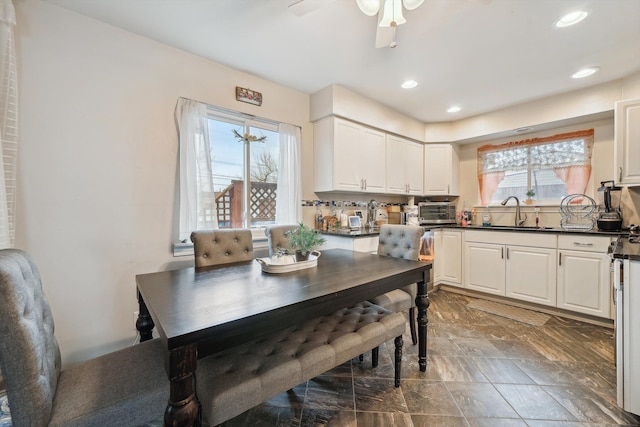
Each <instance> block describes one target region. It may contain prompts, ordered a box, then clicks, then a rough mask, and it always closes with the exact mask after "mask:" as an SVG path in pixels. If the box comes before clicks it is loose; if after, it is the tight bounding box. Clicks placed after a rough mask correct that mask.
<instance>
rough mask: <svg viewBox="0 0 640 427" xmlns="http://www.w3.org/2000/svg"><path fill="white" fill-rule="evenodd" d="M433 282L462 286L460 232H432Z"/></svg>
mask: <svg viewBox="0 0 640 427" xmlns="http://www.w3.org/2000/svg"><path fill="white" fill-rule="evenodd" d="M433 246H434V249H433V252H434V254H435V265H434V270H435V271H434V282H435V283H444V284H447V285H453V286H462V231H457V230H446V229H445V230H436V231H435V232H434V245H433Z"/></svg>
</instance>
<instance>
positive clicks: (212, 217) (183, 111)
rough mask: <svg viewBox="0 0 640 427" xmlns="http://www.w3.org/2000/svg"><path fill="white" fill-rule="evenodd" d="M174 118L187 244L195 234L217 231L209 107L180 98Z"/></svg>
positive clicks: (183, 233)
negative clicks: (178, 143)
mask: <svg viewBox="0 0 640 427" xmlns="http://www.w3.org/2000/svg"><path fill="white" fill-rule="evenodd" d="M175 115H176V123H177V126H178V134H179V135H178V136H179V141H180V162H179V164H180V219H179V223H180V224H179V238H180V240H181V241H185V240H187V239H189V237H190V236H191V232H192V231H194V230H202V229H211V228H218V215H217V213H216V204H215V195H214V191H213V174H212V170H211V145H210V143H209V129H208V125H207V106H206V105H205V104H202V103H200V102H197V101H193V100H191V99H186V98H179V99H178V104H177V105H176V112H175ZM198 189H201V191H198Z"/></svg>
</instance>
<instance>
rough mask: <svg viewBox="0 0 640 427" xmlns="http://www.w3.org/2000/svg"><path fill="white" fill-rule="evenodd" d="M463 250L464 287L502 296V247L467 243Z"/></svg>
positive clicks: (503, 281) (503, 282)
mask: <svg viewBox="0 0 640 427" xmlns="http://www.w3.org/2000/svg"><path fill="white" fill-rule="evenodd" d="M464 250H465V252H464V287H465V288H469V289H473V290H476V291H480V292H486V293H489V294H493V295H503V296H504V294H505V280H506V278H505V274H504V269H505V257H504V245H497V244H492V243H482V242H469V241H467V242H465V246H464Z"/></svg>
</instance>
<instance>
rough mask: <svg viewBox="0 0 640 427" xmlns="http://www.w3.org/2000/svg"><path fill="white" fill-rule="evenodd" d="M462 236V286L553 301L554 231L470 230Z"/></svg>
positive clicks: (539, 301)
mask: <svg viewBox="0 0 640 427" xmlns="http://www.w3.org/2000/svg"><path fill="white" fill-rule="evenodd" d="M465 239H466V242H465V253H464V259H465V271H464V273H465V274H464V286H465V288H469V289H473V290H476V291H480V292H485V293H488V294H493V295H500V296H507V297H510V298H516V299H519V300H523V301H530V302H535V303H537V304H543V305H550V306H555V305H556V252H557V251H556V249H555V248H556V236H555V235H544V236H543V235H542V234H535V235H532V234H530V233H520V232H517V233H502V232H493V233H492V232H486V231H471V230H470V231H467V233H466V238H465ZM528 243H530V244H534V245H535V246H527V244H528Z"/></svg>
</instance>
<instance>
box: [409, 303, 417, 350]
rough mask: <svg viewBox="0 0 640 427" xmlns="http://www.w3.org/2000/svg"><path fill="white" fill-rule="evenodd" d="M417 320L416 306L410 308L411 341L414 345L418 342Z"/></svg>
mask: <svg viewBox="0 0 640 427" xmlns="http://www.w3.org/2000/svg"><path fill="white" fill-rule="evenodd" d="M417 321H418V319H417V316H416V307H411V308H410V309H409V329H411V342H412V343H413V345H416V344H418V332H417V331H416V329H417Z"/></svg>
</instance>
